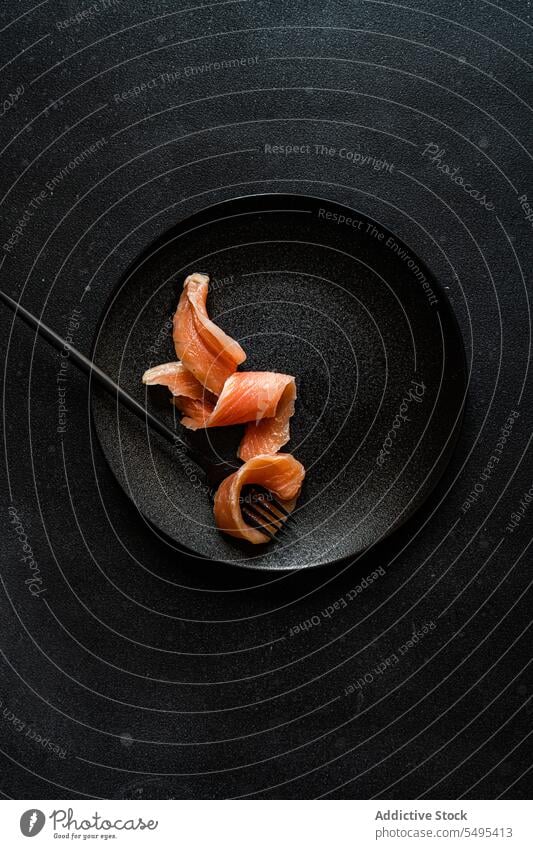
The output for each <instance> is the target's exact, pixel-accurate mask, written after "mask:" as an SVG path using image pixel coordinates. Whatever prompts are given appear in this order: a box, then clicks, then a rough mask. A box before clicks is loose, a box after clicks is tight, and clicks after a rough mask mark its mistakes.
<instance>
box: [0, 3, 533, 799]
mask: <svg viewBox="0 0 533 849" xmlns="http://www.w3.org/2000/svg"><path fill="white" fill-rule="evenodd" d="M33 5H34V4H33ZM82 5H83V4H82ZM82 5H80V6H76V5H75V4H74V3H73V2H54V3H52V2H46V0H45V2H43V3H41V4H40V5H39V6H38V7H36V8H35V9H33V10H32V4H30V3H26V4H21V3H18V2H14V0H7V2H4V3H3V4H2V9H1V12H0V14H1V16H2V22H1V23H0V30H1V31H0V43H1V44H2V49H3V56H4V57H5V58H4V59H3V62H2V64H4V63H5V62H9V64H7V66H5V67H4V68H3V70H2V95H3V96H2V100H3V101H4V100H5V103H7V102H9V103H10V104H11V105H9V106H8V107H6V105H5V103H4V107H3V110H2V115H1V118H0V134H1V148H0V150H1V159H2V162H1V164H2V168H1V170H0V181H1V183H2V196H1V200H2V206H3V216H2V224H1V226H2V236H1V240H0V242H1V244H2V246H3V247H2V256H3V257H4V261H3V265H2V271H1V280H2V285H3V286H4V287H5V288H6V289H7V290H8V291H9V292H11V293H12V294H16V295H17V297H21V299H22V302H23V303H24V304H25V305H26V306H29V307H31V308H32V309H33V310H34V311H36V312H38V313H41V312H42V313H43V315H44V318H45V320H46V321H47V322H48V323H49V324H51V325H52V326H54V327H55V328H56V329H57V330H58V331H59V332H62V333H67V332H68V329H69V325H70V329H71V330H72V333H73V339H74V343H75V344H76V345H77V346H78V347H80V348H81V349H82V350H84V351H89V350H91V348H92V345H93V342H94V338H95V334H96V329H97V327H98V324H99V321H100V319H101V316H102V313H103V311H104V309H105V306H106V304H107V303H108V299H109V297H110V294H111V292H112V291H113V290H114V289H115V287H116V285H117V282H118V281H119V280H120V279H121V276H122V275H123V273H124V271H125V269H127V268H128V267H129V266H130V264H131V263H132V262H133V260H134V259H135V257H137V256H139V254H141V253H142V252H143V251H144V250H145V249H146V248H147V247H148V246H149V245H150V244H151V243H152V242H153V241H154V240H155V239H157V238H158V237H160V236H161V235H162V234H163V233H165V232H167V231H168V230H169V229H170V228H172V227H173V226H175V225H176V223H178V222H179V221H181V220H184V219H185V218H186V217H187V216H189V215H192V214H194V213H196V212H198V211H200V210H201V209H203V208H205V207H206V206H208V205H210V204H213V203H216V202H220V201H223V200H226V199H229V198H231V197H235V196H237V195H243V194H251V193H258V192H272V191H276V192H288V193H296V194H307V195H315V196H319V197H322V198H325V199H328V200H330V201H334V202H338V203H342V204H346V205H347V206H349V207H352V208H355V209H358V210H360V211H361V213H363V214H365V215H368V216H370V217H372V218H374V219H376V220H377V221H380V222H381V223H382V225H383V226H384V227H387V228H388V229H389V230H390V231H391V232H393V233H395V234H397V235H398V237H399V238H400V239H402V240H404V241H405V242H406V243H407V244H408V245H410V246H411V247H412V248H413V250H414V251H415V252H416V254H417V255H418V256H419V257H420V258H421V259H422V260H423V261H424V262H425V263H426V265H427V266H428V267H429V268H430V269H431V271H432V273H433V275H434V276H435V278H436V279H437V280H439V281H440V282H441V284H442V286H443V287H445V288H444V291H445V292H446V297H447V298H448V299H449V300H450V302H451V304H452V306H453V310H454V313H455V315H456V316H457V319H458V322H459V325H460V328H461V333H462V337H463V339H464V343H465V348H466V353H467V361H468V368H469V371H470V374H471V379H470V385H469V394H468V404H467V407H466V410H465V418H464V423H463V427H462V429H461V433H460V436H459V441H458V444H457V448H456V450H455V452H454V455H453V457H452V459H451V462H450V464H449V466H448V467H447V469H446V472H445V474H444V476H443V478H442V480H441V482H440V483H439V484H438V486H437V488H436V490H435V491H434V492H433V494H432V495H431V496H430V498H429V499H428V501H427V502H426V503H425V504H424V506H423V507H422V508H421V510H420V511H419V512H418V513H417V514H416V516H414V517H413V518H411V519H410V520H409V522H407V523H406V525H404V527H403V528H401V529H400V530H399V531H398V532H397V533H396V534H395V535H394V536H392V537H391V538H390V539H389V540H387V541H385V542H383V543H381V544H379V545H378V546H377V547H375V548H373V549H372V551H371V553H370V554H369V555H366V556H364V557H359V558H357V559H356V560H355V562H354V563H348V564H345V563H343V564H342V565H340V566H336V567H334V568H332V569H328V570H324V569H314V570H304V571H303V572H301V573H299V574H286V573H284V574H281V575H280V574H278V575H274V576H271V575H268V574H267V573H252V572H245V571H244V570H240V569H239V570H237V569H229V568H227V567H224V566H223V565H220V564H212V565H208V564H205V563H200V562H198V561H197V560H194V561H191V560H190V559H189V558H187V557H186V556H184V555H181V556H177V555H176V554H175V553H174V552H173V550H172V548H171V547H169V546H167V545H165V544H163V543H161V542H159V541H158V540H157V539H156V537H155V535H154V534H153V533H151V532H149V531H148V530H147V527H146V523H145V522H144V520H143V519H142V517H141V516H140V515H139V513H138V512H137V511H136V509H135V507H134V506H133V505H132V503H131V502H130V501H129V499H128V498H127V497H126V496H125V495H124V493H123V492H122V489H121V487H120V486H119V484H118V483H117V482H116V480H115V478H114V476H113V474H112V473H111V471H110V469H109V467H108V465H107V462H106V460H105V458H104V456H103V454H102V452H101V450H100V448H99V445H98V442H97V440H96V439H95V434H94V432H93V431H91V401H90V398H89V395H88V391H87V383H86V382H85V380H84V379H83V378H82V377H81V376H79V375H78V374H77V373H75V372H74V370H73V369H68V371H67V379H66V383H65V384H58V374H60V368H61V360H60V358H59V356H58V355H57V354H56V353H53V352H51V351H50V350H49V349H48V348H47V347H46V346H45V345H44V344H42V343H40V342H36V341H35V339H34V338H33V334H31V333H30V332H29V331H28V330H27V329H25V328H24V327H22V326H19V325H16V326H13V324H12V317H11V316H8V315H5V314H4V313H1V314H0V317H1V321H2V334H1V340H2V354H3V362H4V375H3V377H4V387H5V393H4V395H5V404H4V407H3V409H4V411H5V412H4V418H3V425H4V427H3V436H4V448H5V455H4V456H5V462H6V467H7V475H6V478H5V480H4V483H3V487H2V497H3V502H2V515H3V523H4V524H3V528H2V535H1V539H2V565H1V577H2V593H1V596H0V599H1V600H0V622H1V623H2V624H1V631H2V634H1V650H2V657H1V659H0V660H1V669H2V674H1V681H0V698H1V699H2V704H1V706H0V708H1V714H0V719H1V722H0V750H1V753H0V754H1V757H2V769H1V771H0V790H1V792H2V793H3V794H4V795H5V796H8V797H15V798H34V799H35V798H42V797H45V798H65V797H67V798H68V797H111V798H125V797H126V798H130V797H131V798H149V797H176V798H182V797H186V798H200V797H208V798H213V797H230V796H254V797H259V798H274V797H288V798H310V797H315V796H321V795H328V796H330V797H333V798H357V797H363V798H368V797H372V796H384V797H389V798H416V797H419V796H422V797H429V798H443V797H444V798H458V797H461V796H465V797H467V798H468V797H490V798H495V797H497V796H499V795H502V796H504V797H508V798H513V797H526V796H528V795H529V792H530V791H529V775H530V773H529V772H528V768H529V766H530V753H529V752H528V749H527V740H526V739H525V735H526V734H527V731H528V730H529V728H530V723H531V703H530V701H529V698H530V680H528V678H527V669H526V664H527V661H528V659H529V657H530V639H528V633H527V630H526V629H527V626H528V624H529V621H530V598H529V596H528V595H527V591H528V588H529V584H530V563H531V558H530V554H529V551H528V549H527V545H528V542H529V539H530V527H531V521H530V518H531V515H532V513H531V509H533V508H529V507H528V504H529V502H528V501H525V500H524V498H525V494H526V493H527V492H528V491H529V489H530V487H531V463H530V454H529V439H530V434H531V379H530V373H529V370H528V369H529V351H530V326H531V325H530V320H529V319H530V313H529V299H528V292H529V291H530V282H531V281H530V271H529V269H530V267H531V225H530V222H529V221H528V220H527V214H528V213H527V208H526V207H525V206H524V203H527V202H528V201H527V199H526V200H525V201H524V199H523V196H524V195H528V192H529V194H531V188H530V186H531V176H532V169H531V155H530V153H529V150H530V149H531V137H530V136H531V114H530V109H531V104H530V100H531V92H530V86H529V79H530V67H529V64H528V63H529V61H530V56H529V52H530V49H529V44H530V29H529V28H528V26H529V27H530V26H531V24H532V23H533V22H532V21H531V19H530V17H529V14H530V13H529V10H528V8H527V7H526V6H525V5H524V4H522V3H519V2H515V0H505V2H504V0H501V2H500V3H498V4H493V3H488V2H484V0H479V2H476V3H466V2H464V3H462V2H461V3H455V2H451V0H446V2H443V1H442V0H424V2H420V3H418V4H414V3H411V2H410V0H409V2H408V3H407V4H402V5H393V4H391V3H388V2H377V1H376V2H370V0H369V2H352V1H351V0H338V2H331V3H328V4H327V5H326V6H324V4H319V3H315V2H306V3H303V2H291V3H289V2H276V0H265V2H262V3H260V2H254V3H252V2H246V0H242V2H230V3H213V4H210V5H207V4H204V7H202V8H198V5H196V4H189V5H191V6H193V5H194V6H195V8H194V9H190V10H188V8H187V6H186V5H185V3H183V4H182V3H176V2H149V3H146V2H137V0H130V2H128V3H125V2H124V3H121V4H115V5H114V6H113V8H101V9H99V11H98V12H97V13H94V14H92V15H90V16H89V17H88V18H86V19H84V20H82V21H81V22H80V23H75V22H74V23H68V24H65V21H66V19H67V18H69V17H70V16H72V15H74V14H75V13H76V12H77V11H78V10H79V9H80V8H82ZM101 5H102V7H103V6H104V4H101ZM25 12H27V13H25ZM15 19H16V20H15ZM256 57H257V58H256ZM241 59H243V60H244V63H241ZM10 60H12V61H10ZM215 62H218V63H219V65H221V67H218V68H217V67H216V66H215V65H214V64H212V65H211V67H209V66H208V67H207V69H206V68H204V69H203V70H201V71H200V70H198V67H199V66H201V65H202V64H205V63H215ZM223 62H225V63H226V64H225V65H224V66H223V65H222V63H223ZM232 62H233V64H232ZM228 63H229V64H228ZM192 66H194V67H195V68H196V71H195V72H191V71H190V70H188V69H190V68H191V67H192ZM161 75H163V76H161ZM165 75H166V76H165ZM153 80H156V83H155V84H153ZM136 86H137V90H136V89H135V87H136ZM143 86H144V87H143ZM21 87H22V88H23V91H22V92H21V91H20V89H21ZM17 90H18V91H19V94H18V97H17V96H16V92H17ZM9 95H13V97H11V98H10V99H9V101H8V98H9ZM98 141H99V144H98V145H97V143H98ZM429 144H433V145H434V146H436V147H437V149H438V150H440V151H441V153H440V158H439V154H434V156H436V159H435V161H433V162H432V161H430V158H429V156H428V154H427V153H426V155H424V149H425V148H426V146H427V145H429ZM91 145H92V146H96V148H95V149H93V150H92V151H90V152H89V153H85V154H84V155H83V156H81V158H80V155H81V154H82V153H83V152H84V151H87V150H88V149H89V150H90V147H91ZM265 145H267V146H268V145H270V146H272V145H285V146H286V145H293V146H295V145H297V146H300V147H301V146H305V145H309V146H310V147H309V152H299V153H291V154H286V153H279V152H269V149H268V148H267V147H265ZM315 145H317V146H318V152H316V151H317V149H316V148H315ZM321 146H325V148H326V149H327V150H326V152H323V150H322V147H321ZM331 149H334V153H329V152H328V151H329V150H331ZM341 150H345V151H351V152H352V159H351V160H350V159H347V158H346V157H345V156H341V154H340V151H341ZM355 154H358V156H359V158H357V157H355ZM76 157H78V161H77V162H76ZM364 157H367V159H365V160H364ZM372 157H373V158H374V160H375V162H378V161H382V162H386V164H387V167H385V165H383V166H381V167H380V168H379V169H376V168H375V167H374V165H373V164H369V163H370V158H372ZM363 160H364V161H363ZM69 163H74V165H73V167H70V166H69ZM444 165H447V167H448V172H446V169H445V168H444ZM454 169H458V170H457V171H454ZM454 174H455V176H457V174H459V175H462V177H463V178H464V181H465V182H467V183H468V185H469V187H470V190H471V191H477V192H478V198H477V199H476V198H475V197H473V196H472V195H471V194H468V193H467V192H466V191H465V190H464V188H463V187H461V185H460V184H458V183H457V182H454V179H453V175H454ZM61 175H62V176H61ZM51 181H52V182H51ZM47 183H50V185H51V188H49V187H47ZM40 193H43V194H42V195H41V199H40V201H35V200H34V201H33V202H34V206H33V207H31V206H30V204H31V203H32V198H33V199H34V198H36V197H37V196H38V195H39V194H40ZM483 194H484V195H485V200H486V203H485V205H482V204H481V203H480V202H479V196H480V195H483ZM520 198H522V200H520ZM529 202H531V197H529ZM25 215H26V219H25V223H24V226H20V225H18V222H19V220H20V219H22V218H23V217H24V216H25ZM18 226H19V229H20V230H21V235H20V236H19V237H18V240H17V239H15V242H16V243H15V244H14V245H12V246H11V247H12V249H11V250H6V248H5V245H6V244H7V243H8V240H9V239H10V238H11V236H12V234H13V233H15V228H17V227H18ZM313 273H314V272H313ZM319 273H321V272H320V271H319ZM222 292H223V289H221V290H220V293H219V294H220V295H222ZM221 308H222V305H221ZM75 309H79V310H80V311H81V315H78V314H77V313H76V314H74V319H75V320H74V321H72V316H73V310H75ZM74 325H79V326H76V327H74ZM58 386H62V387H63V389H64V390H65V393H66V394H65V396H64V398H65V403H66V407H67V412H66V416H65V419H64V424H63V425H61V424H60V421H59V412H58V410H59V404H58V400H59V396H58ZM514 413H517V414H518V415H516V416H515V415H514ZM509 417H511V419H510V418H509ZM509 422H512V426H511V424H509ZM506 423H507V424H506ZM58 425H59V426H64V427H65V432H58ZM502 428H506V430H505V433H506V434H507V435H506V436H505V438H504V442H503V443H502V441H501V440H502ZM498 445H500V447H501V453H499V454H498V453H497V450H498ZM492 457H497V461H491V458H492ZM491 462H492V465H491V466H490V467H489V463H491ZM521 502H522V503H523V504H525V505H526V506H525V507H524V508H522V506H521ZM10 507H11V508H12V510H14V511H16V514H14V513H13V512H11V513H8V509H9V508H10ZM528 511H529V512H528ZM15 515H16V517H18V520H19V521H20V525H19V528H22V532H20V530H19V533H23V534H25V535H26V536H23V537H22V542H23V544H24V543H25V544H26V545H29V546H30V550H31V555H32V556H33V558H34V560H35V562H36V564H37V567H34V571H35V568H38V570H39V574H38V575H35V574H34V575H33V578H36V577H38V578H39V579H40V580H41V582H42V583H40V584H39V583H35V582H34V583H33V584H32V585H30V584H27V583H25V581H27V580H28V579H29V578H31V572H30V567H29V565H28V562H29V561H28V560H26V561H24V560H22V559H21V558H22V557H23V556H29V555H28V553H27V550H26V551H25V550H24V549H23V547H22V546H21V541H20V539H19V538H18V537H17V536H16V533H15V530H14V527H15V524H14V523H12V522H11V518H12V517H13V516H15ZM513 516H514V517H515V518H513ZM516 517H518V519H517V518H516ZM26 538H27V541H26ZM372 574H374V576H375V577H374V579H373V580H370V581H369V580H364V579H367V578H368V576H372ZM30 587H33V589H34V591H35V593H36V594H35V595H32V594H31V591H30ZM424 628H425V630H424ZM416 631H418V633H419V634H422V636H420V637H418V638H417V641H416V643H415V642H413V643H412V645H411V646H410V647H408V649H407V650H405V651H402V649H403V647H405V646H406V645H407V641H408V640H409V639H410V637H411V636H412V634H413V632H416ZM394 657H396V658H397V662H395V661H394ZM17 720H18V721H17ZM28 728H31V729H33V730H34V731H35V733H39V734H41V735H42V736H44V737H45V738H46V739H50V740H51V741H53V742H54V744H57V746H58V749H59V753H55V754H54V752H50V751H46V750H45V749H43V747H42V745H39V744H38V743H37V742H35V738H33V739H32V736H31V735H28V734H27V730H28ZM61 753H64V757H63V756H62V755H61Z"/></svg>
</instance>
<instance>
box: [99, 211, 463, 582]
mask: <svg viewBox="0 0 533 849" xmlns="http://www.w3.org/2000/svg"><path fill="white" fill-rule="evenodd" d="M198 269H203V270H209V272H210V276H211V278H212V283H211V288H212V294H211V295H210V297H209V304H208V306H209V310H210V314H211V315H212V316H213V318H214V320H215V321H216V322H217V323H219V324H220V325H221V326H222V327H223V328H224V329H225V330H226V332H228V333H230V335H231V336H232V337H233V338H235V339H237V340H238V341H239V342H240V344H241V345H242V346H243V347H244V349H245V350H246V351H247V360H246V364H245V366H244V368H246V369H250V370H257V371H262V370H269V369H271V370H273V371H279V372H283V373H286V374H287V373H288V374H293V375H295V376H296V378H297V391H298V403H297V409H296V414H295V417H294V419H293V422H292V428H291V442H290V444H289V445H287V446H286V449H285V448H284V449H283V450H288V451H291V453H294V455H295V456H296V457H297V458H298V459H299V460H300V462H302V463H303V464H304V466H305V468H306V470H307V477H306V481H305V485H304V489H303V492H302V497H301V498H300V500H299V502H298V509H297V510H296V512H295V513H294V515H293V517H292V522H291V527H292V528H293V533H292V534H291V537H290V538H288V540H287V542H286V543H281V542H280V541H279V540H278V542H277V543H276V545H268V546H266V547H265V546H261V547H259V548H257V547H254V548H251V547H250V546H243V545H242V544H241V545H239V544H237V545H236V544H235V543H234V541H233V540H232V539H231V538H228V537H223V536H221V535H220V533H219V532H218V530H217V528H216V527H215V525H214V520H213V513H212V507H211V504H210V503H209V501H208V499H207V498H206V497H205V492H204V490H203V489H202V488H201V487H195V486H194V483H195V482H196V478H195V480H194V481H193V482H192V483H191V471H190V470H189V469H188V468H187V470H186V469H184V468H183V467H182V466H180V465H179V464H178V463H177V462H176V460H173V459H172V449H171V448H169V446H168V445H166V444H165V443H164V441H163V440H159V439H156V440H154V439H153V437H151V436H150V434H149V433H147V431H146V428H145V427H143V426H142V424H140V423H139V422H138V420H136V419H135V417H132V416H131V415H129V416H125V415H124V414H123V411H122V410H119V411H118V415H117V405H116V398H114V397H110V396H109V395H107V394H106V393H104V392H102V393H101V395H102V397H101V398H100V399H99V400H98V402H97V401H96V400H95V405H96V411H95V422H96V425H97V433H98V436H99V439H100V442H101V445H102V448H103V450H104V453H105V454H106V457H107V459H108V461H109V463H110V464H111V467H112V469H113V470H114V471H115V474H116V475H117V478H118V479H119V481H120V483H121V484H122V486H123V488H124V491H125V492H126V493H127V494H128V495H131V497H132V499H133V501H134V503H135V505H136V507H137V508H138V510H139V512H140V513H142V514H143V515H144V516H145V517H146V518H147V519H148V521H149V522H150V523H151V524H152V525H155V526H157V528H158V529H159V530H160V531H161V532H162V533H163V534H164V535H165V536H166V537H170V538H171V539H172V540H173V541H174V542H175V543H176V545H175V546H174V551H176V552H181V551H183V550H184V549H187V550H189V551H193V552H195V554H197V555H198V556H200V557H203V558H207V559H208V560H215V561H217V562H220V563H228V562H229V563H237V564H239V565H241V566H247V567H248V568H255V569H276V570H287V569H299V568H305V567H309V566H313V565H325V564H329V563H331V562H336V561H338V560H341V559H344V558H347V557H354V556H356V555H357V554H359V553H360V552H361V551H363V550H364V549H366V548H368V547H369V546H370V545H375V544H376V543H377V542H379V541H380V540H381V539H383V538H384V537H385V536H387V535H388V534H389V533H390V532H391V531H392V530H393V529H395V528H397V527H398V526H400V525H401V524H402V523H403V522H404V521H406V520H407V519H408V518H409V516H410V515H412V514H413V513H414V511H415V510H416V508H417V507H418V506H419V505H420V504H421V503H423V501H424V499H425V498H426V497H427V495H428V493H429V492H430V491H431V490H432V489H433V488H434V486H435V484H436V482H437V481H438V479H439V478H440V475H441V474H442V471H443V468H444V467H445V464H446V462H447V460H448V458H449V456H450V453H451V451H452V450H453V447H454V445H455V441H456V434H457V431H458V428H459V425H460V422H461V417H462V411H463V407H464V403H465V398H466V386H467V372H466V362H465V355H464V350H463V347H462V339H461V335H460V331H459V328H458V325H457V323H456V321H455V319H454V317H453V314H452V313H451V310H450V308H449V305H448V304H447V301H446V298H445V296H444V292H443V289H442V287H439V285H438V283H437V282H436V281H435V280H434V279H433V278H432V277H431V275H430V273H429V271H428V269H426V268H423V264H422V261H421V260H420V259H419V258H418V257H416V255H413V254H412V252H411V251H410V250H409V248H407V247H406V246H405V245H403V244H401V243H398V241H397V237H395V236H393V235H392V234H390V233H388V232H385V231H384V230H383V228H382V227H381V226H380V225H379V224H377V223H376V222H374V221H372V220H371V219H368V218H366V217H364V216H363V217H361V216H360V214H359V213H356V212H354V211H353V210H350V209H347V208H346V207H342V206H340V205H338V204H332V203H331V202H323V201H321V200H314V199H311V198H305V197H294V196H285V195H278V196H276V195H262V196H256V197H251V198H244V199H241V200H235V201H227V202H225V203H223V204H216V205H215V206H214V207H209V208H208V210H206V212H205V213H201V214H200V215H199V216H198V215H197V216H194V217H193V218H192V219H187V220H186V221H185V222H183V224H182V225H181V226H180V227H179V228H178V230H177V231H176V230H174V231H171V232H170V233H169V234H167V235H166V236H164V237H163V240H162V243H160V244H158V245H155V246H151V247H150V248H149V250H148V252H147V254H146V255H145V256H143V257H140V258H139V260H138V261H137V262H136V263H134V265H133V267H132V268H131V269H129V270H128V271H127V273H126V275H125V278H124V279H123V281H122V282H121V283H120V284H119V288H118V291H117V292H116V293H114V294H113V296H112V298H111V302H110V304H109V306H108V307H106V309H105V310H104V314H103V318H102V324H101V326H100V327H99V329H98V333H97V336H96V342H95V349H94V353H93V356H94V358H95V360H96V362H97V363H98V365H99V366H100V367H101V368H102V369H103V370H104V371H105V372H106V373H107V374H109V375H111V376H112V377H113V379H114V380H116V381H117V382H118V383H119V384H120V385H121V386H122V387H124V388H125V389H126V390H127V391H128V392H129V393H130V394H132V395H133V396H134V397H135V398H137V400H139V401H141V402H142V403H144V404H145V405H148V407H149V408H150V409H151V410H153V411H155V412H156V413H157V415H158V416H159V418H161V419H162V420H164V421H165V422H166V423H167V424H168V425H169V426H171V427H173V428H175V430H176V432H177V433H179V434H181V436H182V437H183V436H185V438H186V439H189V441H191V438H192V444H195V442H196V444H197V445H198V444H199V445H200V446H204V445H205V446H206V448H208V449H212V450H214V451H215V453H216V454H218V455H219V456H221V457H223V458H224V459H225V460H227V461H230V462H231V461H232V460H234V459H235V454H236V446H237V445H238V439H240V436H241V433H242V430H241V429H238V430H237V429H235V430H236V433H235V434H233V433H231V434H229V435H228V433H227V431H223V430H213V431H211V432H210V433H208V434H207V437H208V440H207V442H206V440H205V439H204V437H203V435H201V434H199V435H198V437H199V440H200V441H199V440H198V438H197V437H192V435H191V434H190V433H189V434H187V432H185V433H184V432H183V430H182V429H180V427H179V424H177V423H176V418H177V417H176V416H174V415H173V412H175V411H174V408H173V407H171V405H170V404H169V394H168V392H167V391H162V392H161V391H159V392H158V391H157V390H156V391H154V390H153V389H148V391H147V390H146V387H144V386H143V385H142V383H141V380H140V377H141V375H142V374H143V371H144V370H145V369H146V368H147V367H148V366H152V365H157V364H158V363H160V362H168V361H169V360H174V359H175V353H174V346H173V343H172V329H171V322H170V321H169V317H171V316H172V314H173V312H174V310H175V307H176V301H177V298H178V297H179V293H180V292H181V287H182V284H183V280H184V279H185V277H186V276H187V275H188V274H191V273H193V272H194V271H195V270H198ZM415 275H418V276H415ZM423 284H425V287H424V286H423Z"/></svg>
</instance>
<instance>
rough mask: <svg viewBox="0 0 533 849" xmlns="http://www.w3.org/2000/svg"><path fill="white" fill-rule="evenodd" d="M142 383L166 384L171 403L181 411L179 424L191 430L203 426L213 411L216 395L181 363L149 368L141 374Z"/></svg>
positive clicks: (163, 364) (152, 384) (150, 384)
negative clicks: (171, 396) (169, 392)
mask: <svg viewBox="0 0 533 849" xmlns="http://www.w3.org/2000/svg"><path fill="white" fill-rule="evenodd" d="M142 380H143V383H145V384H146V385H148V386H154V385H156V384H157V385H160V386H167V387H168V389H170V391H171V393H172V395H173V396H174V397H173V399H172V402H173V404H174V405H175V406H176V407H177V409H178V410H179V411H180V412H181V413H183V418H182V419H181V424H182V425H184V426H185V427H188V428H190V429H191V430H197V429H198V428H201V427H205V424H206V421H207V419H208V418H209V416H210V415H211V413H212V412H213V410H214V408H215V404H216V397H215V396H214V395H212V394H211V392H208V391H207V390H206V389H204V387H203V386H202V384H201V383H200V381H198V380H197V379H196V378H195V376H194V375H193V374H191V372H190V371H188V369H186V368H185V366H184V365H183V364H182V363H178V362H174V363H162V364H161V365H159V366H154V367H153V368H149V369H148V371H145V373H144V374H143V378H142Z"/></svg>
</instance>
